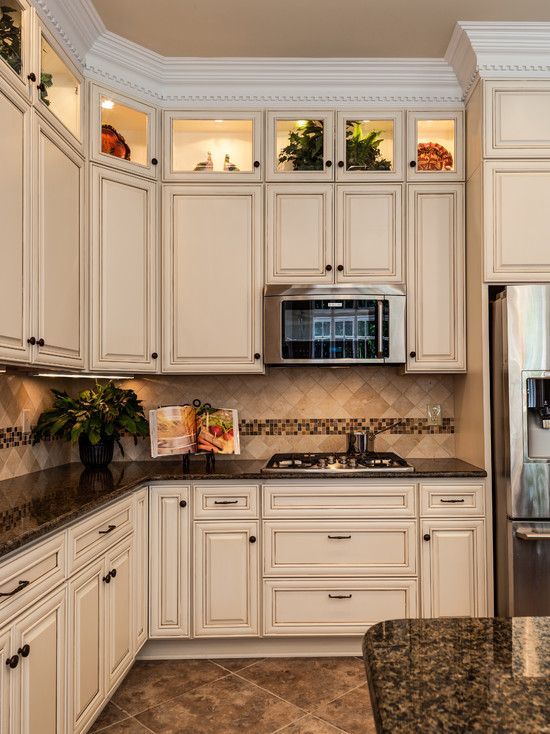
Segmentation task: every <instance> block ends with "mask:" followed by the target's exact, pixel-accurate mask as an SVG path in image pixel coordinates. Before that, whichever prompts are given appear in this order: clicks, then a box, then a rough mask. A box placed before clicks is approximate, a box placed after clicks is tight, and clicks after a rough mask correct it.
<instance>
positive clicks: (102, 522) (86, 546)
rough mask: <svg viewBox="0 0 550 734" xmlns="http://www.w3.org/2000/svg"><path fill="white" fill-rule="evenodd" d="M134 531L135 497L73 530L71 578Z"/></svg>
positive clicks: (81, 523)
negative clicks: (75, 572) (74, 573)
mask: <svg viewBox="0 0 550 734" xmlns="http://www.w3.org/2000/svg"><path fill="white" fill-rule="evenodd" d="M133 530H134V511H133V498H132V497H128V498H126V499H125V500H122V501H121V502H117V503H116V504H114V505H111V506H110V507H107V508H106V509H105V510H102V511H101V512H97V513H95V514H94V515H92V516H91V517H89V518H88V519H87V520H83V521H82V522H79V523H78V524H77V525H74V526H73V527H71V528H69V533H68V553H69V574H72V573H73V572H74V571H76V570H77V569H79V568H82V567H83V566H85V565H86V564H87V563H89V562H90V561H92V560H93V559H94V558H97V557H98V556H99V555H101V554H102V553H104V552H105V551H106V550H107V549H108V548H110V547H111V546H113V545H114V544H115V543H117V542H118V541H119V540H120V539H121V538H124V537H125V536H126V535H128V533H131V532H133Z"/></svg>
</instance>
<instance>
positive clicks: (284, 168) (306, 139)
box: [266, 110, 334, 181]
mask: <svg viewBox="0 0 550 734" xmlns="http://www.w3.org/2000/svg"><path fill="white" fill-rule="evenodd" d="M332 153H333V121H332V112H328V113H327V112H312V111H311V110H310V111H308V112H301V111H299V112H268V113H267V165H268V169H267V176H266V177H267V179H268V180H269V181H330V180H331V179H332V178H333V177H334V174H333V167H332Z"/></svg>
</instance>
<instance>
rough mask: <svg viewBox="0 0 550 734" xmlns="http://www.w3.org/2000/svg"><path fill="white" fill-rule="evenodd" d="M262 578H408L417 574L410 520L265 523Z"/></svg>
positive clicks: (414, 541)
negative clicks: (263, 575)
mask: <svg viewBox="0 0 550 734" xmlns="http://www.w3.org/2000/svg"><path fill="white" fill-rule="evenodd" d="M263 538H264V573H265V575H266V576H408V575H413V574H414V573H415V570H416V522H415V521H414V520H402V521H397V520H393V521H392V520H383V521H382V520H363V521H353V520H340V521H328V520H327V521H321V520H312V521H311V522H308V521H306V520H303V521H299V522H296V521H295V522H293V521H292V520H288V521H283V520H281V521H275V520H272V521H268V522H265V523H264V533H263Z"/></svg>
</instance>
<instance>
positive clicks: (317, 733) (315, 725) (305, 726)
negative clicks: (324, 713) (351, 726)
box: [277, 714, 341, 734]
mask: <svg viewBox="0 0 550 734" xmlns="http://www.w3.org/2000/svg"><path fill="white" fill-rule="evenodd" d="M277 734H341V730H340V729H337V728H336V727H334V726H332V724H328V723H327V722H326V721H321V719H318V718H317V717H316V716H310V715H309V714H308V715H307V716H304V718H303V719H299V720H298V721H295V722H294V723H293V724H289V725H288V726H285V728H284V729H279V731H278V732H277Z"/></svg>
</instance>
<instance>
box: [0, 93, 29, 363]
mask: <svg viewBox="0 0 550 734" xmlns="http://www.w3.org/2000/svg"><path fill="white" fill-rule="evenodd" d="M29 125H30V109H29V106H28V104H26V103H25V102H24V101H23V100H22V99H21V98H20V97H19V96H18V95H17V94H16V93H15V92H13V91H12V90H11V89H9V87H8V86H7V84H6V83H5V82H3V81H0V128H1V129H2V135H1V136H0V160H1V161H2V173H1V175H0V218H1V220H2V237H1V239H0V257H1V260H2V267H1V268H0V293H2V297H3V298H4V299H5V301H4V303H5V307H4V308H2V309H0V358H4V359H9V360H17V361H21V362H28V361H29V359H30V344H29V343H28V341H27V339H29V338H30V337H31V336H32V334H31V333H30V323H29V313H30V311H29V308H30V303H29V302H30V282H29V273H30V271H29V267H30V249H29V247H30V220H29V214H30V208H29V207H30V190H29V187H30V171H29V161H30V136H29V132H30V128H29Z"/></svg>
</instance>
